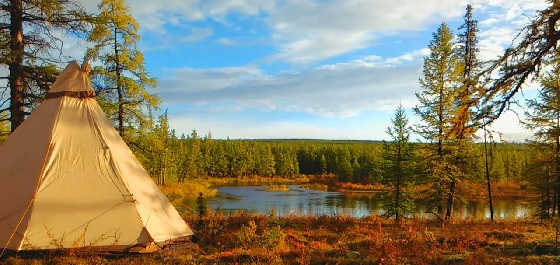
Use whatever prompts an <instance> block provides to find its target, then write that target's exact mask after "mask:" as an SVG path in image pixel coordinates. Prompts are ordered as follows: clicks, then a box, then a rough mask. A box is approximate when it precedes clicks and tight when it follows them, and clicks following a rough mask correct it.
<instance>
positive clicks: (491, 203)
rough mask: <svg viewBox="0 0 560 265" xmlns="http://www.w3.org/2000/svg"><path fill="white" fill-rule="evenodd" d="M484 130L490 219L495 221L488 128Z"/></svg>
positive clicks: (483, 128)
mask: <svg viewBox="0 0 560 265" xmlns="http://www.w3.org/2000/svg"><path fill="white" fill-rule="evenodd" d="M482 130H484V165H485V167H486V186H487V188H488V204H489V206H490V221H492V222H494V203H493V201H492V184H491V183H490V167H489V166H488V147H487V142H486V128H485V127H482Z"/></svg>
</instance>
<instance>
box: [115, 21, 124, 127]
mask: <svg viewBox="0 0 560 265" xmlns="http://www.w3.org/2000/svg"><path fill="white" fill-rule="evenodd" d="M114 33H115V36H114V47H115V74H116V76H117V80H116V83H117V95H118V100H119V102H118V107H119V108H118V117H117V119H118V127H119V128H118V129H119V134H120V135H121V137H123V136H124V106H123V104H124V95H123V93H124V92H123V88H122V86H121V66H120V61H119V46H118V39H117V37H118V36H117V29H116V28H115V32H114Z"/></svg>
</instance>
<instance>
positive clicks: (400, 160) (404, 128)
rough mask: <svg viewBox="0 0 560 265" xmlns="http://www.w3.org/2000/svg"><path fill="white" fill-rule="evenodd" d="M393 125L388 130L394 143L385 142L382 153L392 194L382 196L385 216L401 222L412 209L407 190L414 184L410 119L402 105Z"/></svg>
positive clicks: (385, 172) (386, 183) (384, 173)
mask: <svg viewBox="0 0 560 265" xmlns="http://www.w3.org/2000/svg"><path fill="white" fill-rule="evenodd" d="M391 123H392V124H391V126H389V127H388V128H387V134H388V135H389V136H390V138H391V140H390V142H385V143H384V150H383V161H384V163H383V165H384V166H383V179H382V180H383V181H382V182H383V184H385V185H387V186H388V187H389V191H388V192H387V193H386V194H384V196H383V197H384V198H383V208H384V209H386V210H387V212H386V215H387V216H388V217H392V216H394V217H395V222H397V223H398V222H399V221H400V219H401V218H402V217H403V216H406V215H407V214H408V213H410V211H411V210H412V208H413V203H412V199H411V197H410V194H409V191H408V187H409V185H410V184H411V183H412V181H413V176H414V157H413V149H412V145H411V144H410V143H409V138H410V128H409V127H408V119H407V118H406V114H405V112H404V109H403V108H402V106H399V107H398V108H397V110H396V111H395V116H394V117H393V119H392V120H391Z"/></svg>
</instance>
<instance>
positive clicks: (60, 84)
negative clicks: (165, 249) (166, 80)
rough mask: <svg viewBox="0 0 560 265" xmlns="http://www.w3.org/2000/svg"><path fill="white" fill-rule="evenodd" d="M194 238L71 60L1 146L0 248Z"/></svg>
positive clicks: (112, 245) (121, 245)
mask: <svg viewBox="0 0 560 265" xmlns="http://www.w3.org/2000/svg"><path fill="white" fill-rule="evenodd" d="M189 235H192V231H191V229H190V228H189V226H188V225H187V224H186V223H185V222H184V221H183V219H181V217H180V216H179V214H178V213H177V211H176V210H175V208H174V207H173V206H172V205H171V204H170V203H169V201H168V199H167V198H166V197H165V195H164V194H162V193H161V192H160V191H159V189H158V188H157V186H156V185H155V184H154V182H153V181H152V179H151V178H150V177H149V175H148V173H147V172H146V171H145V170H144V168H142V166H141V165H140V163H139V162H138V161H137V160H136V158H135V157H134V155H133V153H132V152H131V151H130V149H129V148H128V147H127V146H126V144H125V143H124V141H123V140H122V139H121V137H120V136H119V134H118V133H117V131H116V130H115V129H114V128H113V126H112V125H111V123H110V122H109V121H108V120H107V118H106V117H105V114H104V113H103V111H102V110H101V108H100V107H99V105H98V103H97V101H96V100H95V92H94V91H93V90H92V88H91V86H90V83H89V78H88V74H87V69H82V67H80V66H79V65H78V64H77V63H76V62H72V63H70V64H69V65H68V66H67V67H66V69H65V70H64V72H62V73H61V74H60V75H59V77H58V78H57V80H56V82H55V83H54V84H53V86H52V87H51V89H50V91H49V92H48V94H47V97H46V99H45V100H44V101H43V102H42V103H41V105H40V106H39V108H37V109H36V110H35V111H34V112H33V113H32V114H31V115H30V116H29V118H28V119H27V120H26V121H25V122H24V123H23V124H22V125H21V126H20V127H18V128H17V130H16V131H15V132H14V133H13V134H12V135H11V136H10V137H9V138H8V139H7V140H6V141H5V142H4V143H3V144H2V145H1V146H0V250H2V248H7V249H11V250H31V249H53V248H77V247H107V248H109V249H127V248H130V247H133V246H147V245H150V244H151V245H153V244H152V243H156V244H158V243H161V242H166V241H168V240H173V239H177V238H181V237H185V236H189Z"/></svg>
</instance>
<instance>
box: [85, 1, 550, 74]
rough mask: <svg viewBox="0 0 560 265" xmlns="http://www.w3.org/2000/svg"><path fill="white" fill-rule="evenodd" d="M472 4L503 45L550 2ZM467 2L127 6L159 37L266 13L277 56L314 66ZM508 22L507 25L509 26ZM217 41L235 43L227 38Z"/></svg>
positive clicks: (448, 14) (453, 15)
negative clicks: (169, 29) (170, 28)
mask: <svg viewBox="0 0 560 265" xmlns="http://www.w3.org/2000/svg"><path fill="white" fill-rule="evenodd" d="M82 2H84V4H85V5H86V6H87V8H88V9H95V5H94V4H92V1H86V0H82ZM468 2H471V3H472V4H473V5H474V7H475V15H477V14H480V13H481V12H486V13H487V14H488V15H487V17H486V18H485V19H484V20H482V21H481V26H483V27H486V28H485V29H484V30H487V29H489V28H488V27H494V28H491V29H489V30H491V31H493V32H495V33H496V35H495V36H494V39H492V40H491V41H495V40H496V38H497V37H498V35H497V34H500V33H507V35H503V38H502V39H500V40H497V41H498V42H499V44H501V43H503V39H506V37H510V36H511V35H510V33H511V32H515V31H516V29H517V28H518V27H519V26H521V25H523V24H524V23H526V22H527V21H528V19H529V17H531V16H532V15H533V14H534V12H535V10H539V9H542V8H544V7H546V6H547V3H546V1H545V0H516V1H510V0H471V1H468ZM466 3H467V1H465V0H445V1H443V0H424V1H417V0H402V1H378V0H330V1H322V0H283V1H280V0H169V1H166V2H165V4H162V3H161V2H159V1H151V0H150V1H147V0H129V1H128V2H127V4H128V6H130V8H131V11H132V13H133V15H134V16H135V17H136V18H137V19H138V20H139V22H140V24H141V26H142V29H144V30H149V31H153V32H159V33H164V32H165V31H166V28H165V25H166V24H169V25H183V24H188V23H190V22H192V21H201V20H205V19H212V20H215V21H219V22H222V23H224V24H229V23H230V22H228V16H229V15H231V14H241V15H243V16H257V15H260V14H265V19H264V22H265V23H267V25H268V27H269V28H270V29H271V36H269V37H270V38H271V39H272V41H273V42H274V43H273V45H274V46H276V47H277V48H278V53H277V54H276V55H274V56H273V57H272V58H273V59H276V60H283V61H288V62H294V63H309V62H314V61H318V60H321V59H326V58H330V57H334V56H337V55H341V54H345V53H348V52H351V51H354V50H357V49H361V48H365V47H369V46H371V45H374V44H375V41H376V40H378V39H380V38H382V37H383V36H386V35H388V34H396V33H399V32H404V31H414V30H423V29H425V28H426V27H427V26H428V25H432V24H433V23H436V22H437V23H439V22H441V21H449V20H451V19H457V18H459V17H460V16H462V15H463V13H464V8H465V5H466ZM504 22H506V23H507V25H505V26H504V25H503V23H504ZM234 26H235V25H234ZM194 33H195V32H193V35H194ZM199 33H200V32H199ZM206 33H208V32H206ZM195 36H196V35H195ZM199 36H204V35H199ZM187 39H189V38H187ZM200 39H203V38H200ZM164 40H165V39H164ZM510 40H511V39H510ZM491 41H488V43H486V44H485V45H486V47H485V49H487V50H490V51H492V52H496V51H498V49H497V46H498V44H496V43H495V42H491ZM218 42H220V43H222V44H224V45H230V44H231V42H230V40H229V39H225V38H224V39H222V40H218ZM488 53H490V52H488Z"/></svg>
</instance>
